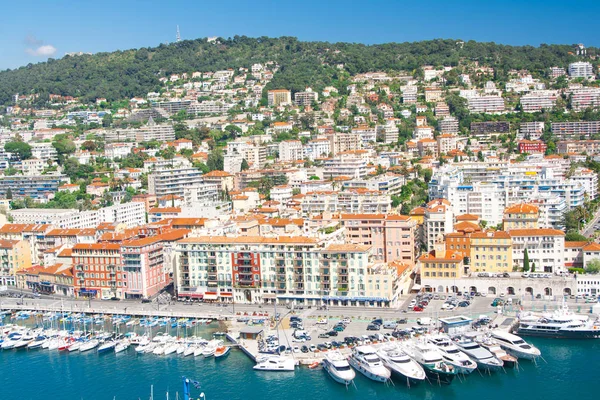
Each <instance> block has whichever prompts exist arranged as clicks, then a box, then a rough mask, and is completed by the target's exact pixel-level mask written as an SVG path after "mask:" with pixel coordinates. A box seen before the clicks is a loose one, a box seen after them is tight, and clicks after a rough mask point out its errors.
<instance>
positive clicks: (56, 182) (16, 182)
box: [0, 174, 68, 201]
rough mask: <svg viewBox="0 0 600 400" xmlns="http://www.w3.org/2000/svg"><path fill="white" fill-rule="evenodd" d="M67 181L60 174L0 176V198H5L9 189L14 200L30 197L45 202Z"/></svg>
mask: <svg viewBox="0 0 600 400" xmlns="http://www.w3.org/2000/svg"><path fill="white" fill-rule="evenodd" d="M67 180H68V178H67V177H66V176H65V175H61V174H58V175H27V176H24V175H13V176H0V196H2V197H3V198H6V193H7V191H8V189H10V191H11V192H12V197H13V198H14V199H20V198H24V197H31V198H32V199H35V200H40V201H45V200H47V199H48V197H49V196H50V195H52V194H54V193H56V192H57V191H58V187H59V186H61V185H62V184H63V182H65V181H67Z"/></svg>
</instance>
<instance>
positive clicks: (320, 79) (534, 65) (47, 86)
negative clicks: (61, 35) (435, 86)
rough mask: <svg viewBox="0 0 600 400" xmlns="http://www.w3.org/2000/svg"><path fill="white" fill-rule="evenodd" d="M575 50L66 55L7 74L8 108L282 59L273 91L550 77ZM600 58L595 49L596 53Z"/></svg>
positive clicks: (314, 49)
mask: <svg viewBox="0 0 600 400" xmlns="http://www.w3.org/2000/svg"><path fill="white" fill-rule="evenodd" d="M572 50H573V46H570V45H542V46H540V47H532V46H504V45H498V44H495V43H477V42H473V41H470V42H465V43H462V42H457V40H431V41H423V42H415V43H388V44H381V45H370V46H367V45H363V44H355V43H326V42H301V41H299V40H297V39H296V38H293V37H281V38H267V37H260V38H248V37H244V36H236V37H234V38H230V39H220V40H219V41H218V42H217V43H209V42H208V41H207V40H206V39H196V40H185V41H182V42H178V43H173V44H169V45H160V46H158V47H154V48H141V49H138V50H126V51H116V52H112V53H98V54H94V55H83V56H73V57H70V56H65V57H63V58H62V59H60V60H53V59H51V60H49V61H48V62H44V63H39V64H29V65H27V66H24V67H21V68H18V69H15V70H7V71H3V72H0V104H1V105H7V104H10V103H11V102H12V99H13V96H14V94H16V93H20V94H26V93H31V92H36V93H40V94H41V95H42V97H43V95H47V94H49V93H54V94H61V95H70V96H75V97H80V98H82V99H83V100H84V101H86V100H90V101H91V100H94V99H95V98H96V97H106V98H107V99H108V100H117V99H123V98H130V97H133V96H140V95H145V94H146V93H147V92H149V91H156V90H158V88H159V87H160V85H159V81H158V79H159V78H160V77H161V76H168V75H170V74H172V73H183V72H188V73H189V72H193V71H214V70H218V69H225V68H237V67H242V66H244V67H249V66H251V65H252V64H253V63H257V62H266V61H276V62H277V63H279V64H280V66H281V69H280V71H279V72H278V73H277V74H275V77H274V79H273V81H272V82H271V83H270V85H269V87H285V88H290V89H292V90H300V89H303V88H304V87H305V86H307V85H310V86H312V87H315V88H320V87H322V86H325V85H329V84H332V83H333V84H335V82H336V80H337V79H338V74H340V72H339V70H338V69H337V68H336V65H337V64H340V63H343V64H344V69H345V70H346V71H347V72H349V73H350V74H356V73H362V72H367V71H376V70H386V71H388V70H406V71H412V70H414V69H417V68H419V67H421V66H423V65H425V64H431V65H434V66H441V65H458V64H459V63H460V62H462V61H475V60H476V61H479V62H480V64H484V65H489V66H493V67H495V68H496V69H497V70H498V73H500V74H502V73H503V72H504V71H506V70H508V69H511V68H517V69H519V68H527V69H529V70H531V71H539V72H540V73H542V72H544V71H545V69H546V68H548V67H551V66H563V67H564V66H566V65H567V64H568V63H569V62H571V61H573V60H575V57H574V56H573V55H570V54H569V52H571V51H572ZM597 53H598V50H597V49H596V48H588V55H592V56H593V55H595V54H597Z"/></svg>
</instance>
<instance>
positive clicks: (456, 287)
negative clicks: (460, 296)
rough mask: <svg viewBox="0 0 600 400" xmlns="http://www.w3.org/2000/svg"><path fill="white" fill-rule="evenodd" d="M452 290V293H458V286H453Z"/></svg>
mask: <svg viewBox="0 0 600 400" xmlns="http://www.w3.org/2000/svg"><path fill="white" fill-rule="evenodd" d="M450 290H451V291H452V293H458V286H452V287H451V288H450Z"/></svg>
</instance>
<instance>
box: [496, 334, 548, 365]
mask: <svg viewBox="0 0 600 400" xmlns="http://www.w3.org/2000/svg"><path fill="white" fill-rule="evenodd" d="M492 337H493V338H494V339H496V342H498V344H499V345H500V347H502V348H503V349H504V350H506V351H507V352H508V353H510V354H512V355H514V356H515V357H518V358H524V359H526V360H534V359H536V358H538V357H540V356H541V355H542V353H541V352H540V350H539V349H538V348H537V347H535V346H532V345H530V344H529V343H527V342H525V341H524V340H523V339H521V338H520V337H518V336H517V335H513V334H512V333H508V332H504V331H493V332H492Z"/></svg>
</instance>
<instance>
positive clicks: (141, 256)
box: [121, 229, 189, 299]
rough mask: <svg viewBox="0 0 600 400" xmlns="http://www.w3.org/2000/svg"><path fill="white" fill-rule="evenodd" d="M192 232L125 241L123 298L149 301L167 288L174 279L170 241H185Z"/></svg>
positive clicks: (183, 231)
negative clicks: (169, 253)
mask: <svg viewBox="0 0 600 400" xmlns="http://www.w3.org/2000/svg"><path fill="white" fill-rule="evenodd" d="M188 233H189V231H188V230H187V229H176V230H171V231H169V232H165V233H161V234H158V235H155V236H149V237H145V238H140V239H135V240H130V241H127V242H124V243H123V244H122V245H121V256H122V267H123V274H122V280H123V288H122V293H123V297H124V298H127V299H139V298H149V297H152V296H154V295H155V294H157V293H158V292H160V291H161V290H162V289H163V288H164V287H165V286H167V285H168V284H169V283H170V282H171V277H170V276H169V269H168V268H167V264H169V262H168V260H167V258H168V257H169V255H168V252H167V249H166V247H167V246H168V243H169V242H174V241H176V240H181V239H183V238H185V237H186V236H187V234H188ZM166 253H167V254H166ZM171 268H172V266H171Z"/></svg>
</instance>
